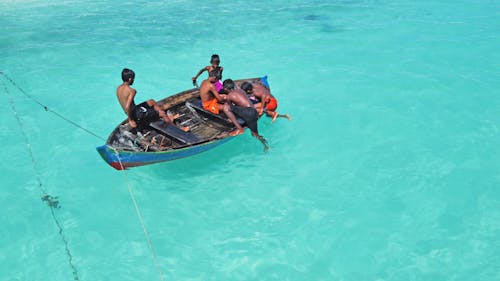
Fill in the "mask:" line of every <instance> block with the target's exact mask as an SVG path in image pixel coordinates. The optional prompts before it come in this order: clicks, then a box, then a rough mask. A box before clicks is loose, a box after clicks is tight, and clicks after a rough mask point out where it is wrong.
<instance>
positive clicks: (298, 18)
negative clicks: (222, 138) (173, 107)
mask: <svg viewBox="0 0 500 281" xmlns="http://www.w3.org/2000/svg"><path fill="white" fill-rule="evenodd" d="M163 2H164V1H122V2H120V3H118V2H112V1H61V0H56V1H50V3H48V1H47V2H42V1H2V2H1V3H0V30H1V32H0V71H3V72H4V73H5V74H7V75H8V76H9V77H11V78H12V79H14V80H15V82H16V83H17V85H18V86H20V87H21V88H22V89H23V90H24V91H25V92H26V93H28V94H29V95H31V96H33V97H34V98H35V99H37V100H39V101H41V102H42V103H44V104H46V105H48V106H49V107H50V108H51V109H52V110H54V111H56V112H58V113H60V114H62V115H63V116H66V117H69V118H70V119H71V120H73V121H74V122H76V123H78V124H80V125H82V126H84V127H85V128H89V129H91V130H92V131H93V132H95V133H96V134H98V135H99V136H102V137H107V135H108V134H109V132H110V131H111V130H112V129H113V128H114V127H115V126H116V124H117V123H119V122H120V121H121V120H123V119H124V118H125V116H124V114H123V112H122V110H121V108H120V107H119V105H118V103H117V101H116V97H115V94H114V91H115V89H116V86H117V85H118V84H119V83H120V82H121V80H120V71H121V69H122V68H123V67H129V68H132V69H134V70H135V72H136V74H137V76H136V83H135V84H134V85H135V88H136V89H137V90H138V100H140V99H141V98H144V99H146V98H154V99H161V98H163V97H164V96H166V95H170V94H174V93H176V92H179V91H181V90H184V89H187V88H189V87H191V83H190V78H191V77H192V76H193V75H194V74H195V73H196V72H197V71H198V70H199V69H200V68H201V67H203V66H205V65H207V64H208V61H209V58H210V55H211V54H212V53H218V54H219V55H220V56H221V61H222V63H221V64H222V66H224V69H225V70H224V77H225V78H244V77H254V76H261V75H265V74H267V75H268V76H269V81H270V84H271V88H272V91H273V93H274V94H275V95H276V96H277V97H278V100H279V102H280V105H279V108H278V111H279V112H282V113H290V114H291V115H292V116H293V120H292V121H287V120H277V121H276V123H274V124H272V123H271V122H270V120H269V119H263V120H261V121H260V123H259V126H260V128H259V129H260V131H261V133H262V134H263V135H264V136H265V137H266V138H267V139H268V140H269V142H270V145H271V147H272V148H271V150H270V152H269V153H267V154H266V153H263V152H262V145H261V144H260V143H259V142H258V141H256V140H255V139H254V138H252V137H251V136H250V134H249V133H248V132H247V133H246V134H245V135H243V136H240V137H238V138H236V139H235V140H233V141H231V142H229V143H227V144H225V145H223V146H221V147H218V148H216V149H214V150H211V151H209V152H206V153H203V154H200V155H197V156H194V157H191V158H187V159H181V160H178V161H174V162H169V163H163V164H158V165H152V166H145V167H141V168H136V169H132V170H129V171H126V172H119V171H115V170H113V169H112V168H110V167H109V166H107V164H106V163H104V162H103V161H102V160H101V159H100V157H99V155H98V154H97V153H96V151H95V149H94V148H95V147H96V146H98V145H101V144H102V141H101V140H99V139H98V138H96V137H94V136H92V135H89V134H88V133H86V132H85V131H82V130H79V129H78V128H75V127H74V126H72V125H71V124H68V123H67V122H65V121H64V120H61V119H60V118H58V117H57V116H55V115H54V114H51V113H48V112H46V111H44V110H43V109H42V108H41V107H40V106H38V105H37V104H35V103H33V102H32V101H31V100H30V99H28V98H27V97H26V96H24V95H23V94H22V93H20V92H19V91H18V89H16V87H14V86H13V85H12V84H9V82H8V81H7V80H6V79H5V78H4V77H0V80H1V81H3V82H4V83H5V85H6V89H4V87H3V85H1V83H0V87H1V88H0V112H1V113H0V116H1V118H0V136H1V140H2V144H3V155H2V161H1V163H0V170H1V174H2V180H1V183H0V184H1V191H0V206H1V207H0V218H1V222H2V227H1V228H0V237H1V238H0V279H1V280H8V281H14V280H16V281H18V280H76V279H78V280H162V277H163V279H164V280H500V270H499V267H498V265H499V264H500V238H499V237H500V168H499V167H500V166H499V163H500V149H499V146H498V144H499V143H500V129H499V127H500V101H499V98H498V93H499V92H498V89H499V88H500V82H499V81H500V80H499V78H500V65H499V63H498V62H500V53H499V52H498V50H499V49H500V36H499V33H498V30H500V3H499V2H498V1H486V0H484V1H422V3H420V2H416V1H402V0H398V1H294V0H291V1H272V3H270V1H258V2H257V3H253V4H250V3H247V1H231V3H227V1H205V2H202V3H200V2H198V1H168V3H163ZM415 2H416V3H415ZM9 95H10V96H11V97H12V102H11V101H10V100H9ZM12 105H14V106H15V110H16V111H13V109H12ZM15 113H17V114H18V116H19V118H20V120H21V122H22V124H23V126H24V130H25V131H26V132H27V133H28V134H27V138H28V140H29V146H28V145H27V144H26V141H25V139H24V138H23V136H22V134H21V128H20V127H19V126H18V123H17V121H16V117H15V116H16V115H15ZM27 148H31V151H32V153H33V157H34V159H35V164H34V165H33V163H32V160H31V158H30V155H29V150H28V149H27ZM33 166H35V169H34V168H33ZM37 175H38V176H39V178H40V181H41V182H42V188H40V187H39V186H38V181H37ZM129 188H130V189H131V190H133V192H134V195H135V199H136V200H137V204H138V205H139V208H140V210H141V213H142V218H143V221H144V224H145V226H146V228H147V230H148V233H149V236H150V239H151V242H152V244H153V246H154V250H155V252H156V255H157V260H158V261H159V264H160V271H161V273H160V272H159V271H158V270H157V268H156V265H155V259H154V258H153V256H152V254H151V251H150V249H149V247H148V242H147V239H146V237H145V235H144V233H143V230H142V228H141V223H140V221H139V219H138V217H137V214H136V211H135V208H134V204H133V201H132V200H131V197H130V195H129V191H128V190H129ZM42 189H44V190H45V191H46V192H47V193H48V194H50V195H52V196H57V197H58V200H59V204H60V206H61V207H60V208H59V209H54V214H55V215H54V216H52V213H51V209H50V208H49V207H47V204H46V203H45V202H43V201H42V200H40V196H41V195H42V192H43V190H42ZM54 218H56V219H57V221H58V222H59V223H60V225H61V227H62V229H63V235H64V236H63V237H64V238H65V239H66V241H67V245H68V250H69V251H70V255H71V260H69V255H68V253H67V252H66V249H65V244H64V242H63V240H62V238H61V235H60V234H59V228H58V227H57V225H56V223H55V220H54ZM70 261H71V264H72V265H73V266H74V269H76V275H73V271H74V269H73V268H72V267H71V265H70Z"/></svg>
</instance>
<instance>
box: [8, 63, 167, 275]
mask: <svg viewBox="0 0 500 281" xmlns="http://www.w3.org/2000/svg"><path fill="white" fill-rule="evenodd" d="M0 74H1V75H3V76H4V77H5V78H6V79H7V80H8V81H9V82H10V83H11V84H12V85H13V86H14V87H16V88H17V89H18V90H19V91H20V92H21V93H22V94H24V95H25V96H26V97H28V98H29V99H30V100H32V101H33V102H35V103H36V104H38V105H40V106H41V107H42V108H43V109H44V110H45V111H47V112H51V113H53V114H54V115H56V116H57V117H59V118H61V119H62V120H64V121H66V122H68V123H70V124H71V125H73V126H75V127H77V128H79V129H81V130H83V131H85V132H87V133H89V134H91V135H93V136H94V137H96V138H98V139H100V140H103V141H106V139H104V138H103V137H101V136H99V135H97V134H96V133H94V132H92V131H90V130H88V129H86V128H84V127H82V126H80V125H79V124H77V123H76V122H74V121H72V120H70V119H68V118H66V117H65V116H63V115H62V114H59V113H58V112H56V111H54V110H52V109H50V108H49V107H48V106H46V105H45V104H43V103H41V102H40V101H38V100H37V99H35V98H33V97H32V96H31V95H29V94H27V93H26V92H25V91H24V90H23V89H22V88H21V87H19V86H18V85H17V84H16V82H15V81H14V80H13V79H12V78H10V77H9V76H8V75H7V74H5V73H3V72H2V71H0ZM2 84H3V86H4V89H5V92H6V93H7V95H8V96H9V101H10V104H11V106H12V109H13V111H14V114H15V116H16V119H17V122H18V124H19V127H20V128H21V132H22V134H23V136H24V139H25V141H26V143H27V145H28V152H29V154H30V157H31V161H32V164H33V169H34V171H35V174H36V177H37V182H38V185H39V187H40V189H41V191H42V194H43V196H42V200H43V201H46V202H47V204H48V205H49V207H50V208H51V212H52V217H53V218H54V221H55V223H56V225H57V227H58V228H59V234H60V235H61V238H62V240H63V242H64V244H65V247H66V253H67V255H68V261H69V264H70V266H71V268H72V271H73V278H74V279H75V281H78V280H79V279H78V271H77V270H76V267H75V266H74V265H73V262H72V260H73V256H72V255H71V252H70V250H69V246H68V242H67V240H66V238H65V237H64V233H63V229H62V227H61V224H60V223H59V221H58V220H57V217H56V215H55V212H54V209H58V208H60V206H59V201H58V200H57V197H52V196H50V195H48V193H47V192H46V191H45V189H44V188H43V186H42V182H41V178H40V174H39V172H38V169H37V168H36V162H35V157H34V156H33V151H32V150H31V144H30V143H29V141H28V137H27V134H26V133H25V129H24V126H23V123H22V122H21V119H20V118H19V115H18V114H17V111H16V109H15V106H14V101H13V99H12V96H11V95H10V93H9V91H8V89H7V86H6V85H5V83H4V81H2ZM111 148H112V149H113V151H114V152H115V154H116V156H117V158H118V162H119V163H120V166H121V168H122V170H125V167H124V166H123V163H122V161H121V159H120V156H119V153H118V151H117V150H116V149H115V148H114V147H111ZM123 176H124V178H125V182H126V183H127V187H128V192H129V194H130V197H131V199H132V202H133V203H134V207H135V212H136V214H137V217H138V218H139V222H140V223H141V227H142V230H143V232H144V235H145V237H146V241H147V242H148V246H149V249H150V251H151V254H152V256H153V260H154V262H155V264H156V269H157V270H158V273H159V275H160V279H161V280H162V281H164V280H165V278H164V277H163V273H162V271H161V266H160V262H159V260H158V256H157V255H156V251H155V248H154V246H153V242H151V238H150V237H149V233H148V231H147V229H146V224H145V223H144V220H143V218H142V215H141V211H140V209H139V205H138V204H137V200H136V199H135V195H134V192H133V189H132V183H131V181H130V179H129V178H128V177H127V174H126V173H125V172H124V173H123Z"/></svg>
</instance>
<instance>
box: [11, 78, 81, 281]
mask: <svg viewBox="0 0 500 281" xmlns="http://www.w3.org/2000/svg"><path fill="white" fill-rule="evenodd" d="M2 74H3V73H2ZM4 76H5V75H4ZM2 85H3V88H4V90H5V93H6V94H7V97H8V100H9V103H10V106H11V108H12V111H13V112H14V116H15V118H16V120H17V124H18V125H19V129H20V131H21V135H22V136H23V138H24V141H25V143H26V149H27V150H28V154H29V156H30V159H31V166H32V168H33V172H34V174H35V177H36V182H37V184H38V188H39V189H40V191H41V193H42V197H41V199H42V201H45V202H47V205H48V206H49V208H50V213H51V214H52V219H53V220H54V223H55V224H56V226H57V228H58V229H59V236H60V237H61V240H62V241H63V243H64V248H65V250H66V255H67V257H68V263H69V266H70V268H71V272H72V273H73V279H74V280H75V281H79V280H80V279H79V278H78V270H77V269H76V267H75V265H74V264H73V255H72V254H71V251H70V249H69V244H68V240H67V239H66V237H65V235H64V231H63V228H62V226H61V224H60V223H59V220H58V219H57V216H56V213H55V211H54V210H55V209H59V208H60V205H59V201H58V200H57V197H53V196H51V195H49V194H48V192H47V190H46V189H45V187H44V186H43V184H42V180H41V176H40V172H39V170H38V166H37V162H36V160H35V156H34V154H33V149H32V148H31V143H30V141H29V139H28V134H27V133H26V129H25V128H24V125H23V122H22V121H21V118H20V117H19V114H18V112H17V109H16V106H15V104H14V99H13V98H12V95H11V94H10V92H9V90H8V89H7V85H5V82H4V81H3V80H2Z"/></svg>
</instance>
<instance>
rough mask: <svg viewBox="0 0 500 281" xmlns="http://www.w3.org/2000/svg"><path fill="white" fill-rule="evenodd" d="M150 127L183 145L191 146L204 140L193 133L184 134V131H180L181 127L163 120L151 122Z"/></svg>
mask: <svg viewBox="0 0 500 281" xmlns="http://www.w3.org/2000/svg"><path fill="white" fill-rule="evenodd" d="M149 126H150V127H152V128H154V129H156V130H158V131H160V132H162V133H163V134H165V135H167V136H168V137H171V138H173V139H175V140H177V141H179V142H181V143H183V144H187V145H189V144H194V143H198V142H200V141H202V139H200V138H199V137H197V136H196V135H195V134H193V133H191V132H184V131H183V130H181V129H179V127H177V126H175V125H172V124H170V123H167V122H165V121H163V120H158V121H155V122H151V123H149Z"/></svg>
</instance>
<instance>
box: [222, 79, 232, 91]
mask: <svg viewBox="0 0 500 281" xmlns="http://www.w3.org/2000/svg"><path fill="white" fill-rule="evenodd" d="M222 85H223V86H224V90H229V91H230V90H233V89H234V86H235V85H234V81H233V80H231V79H226V80H224V82H222Z"/></svg>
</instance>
